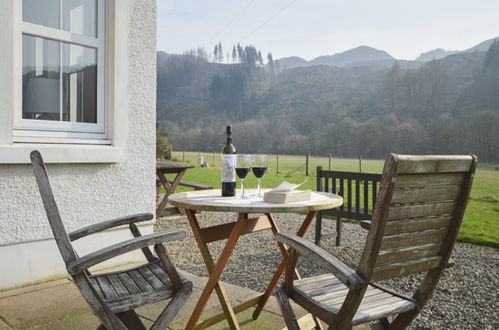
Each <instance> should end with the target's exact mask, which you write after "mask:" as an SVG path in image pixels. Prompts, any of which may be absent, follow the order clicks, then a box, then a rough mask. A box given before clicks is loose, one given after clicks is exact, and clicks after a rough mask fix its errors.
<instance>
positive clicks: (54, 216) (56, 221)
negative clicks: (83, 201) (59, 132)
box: [30, 150, 77, 264]
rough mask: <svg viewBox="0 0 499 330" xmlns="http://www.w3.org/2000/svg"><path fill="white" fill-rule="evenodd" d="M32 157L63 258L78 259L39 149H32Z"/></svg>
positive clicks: (65, 259)
mask: <svg viewBox="0 0 499 330" xmlns="http://www.w3.org/2000/svg"><path fill="white" fill-rule="evenodd" d="M30 157H31V164H32V166H33V171H34V173H35V178H36V183H37V184H38V189H39V191H40V195H41V197H42V201H43V205H44V207H45V212H46V213H47V218H48V220H49V223H50V228H51V229H52V233H53V234H54V238H55V241H56V243H57V247H58V248H59V251H60V252H61V255H62V258H63V259H64V262H65V263H66V264H68V263H70V262H72V261H74V260H76V259H77V255H76V252H75V251H74V249H73V246H72V245H71V241H70V240H69V237H68V234H67V233H66V229H65V228H64V225H63V223H62V220H61V216H60V214H59V209H58V208H57V204H56V202H55V198H54V194H53V193H52V189H51V187H50V182H49V178H48V176H47V169H46V168H45V165H44V163H43V159H42V156H41V155H40V153H39V152H38V151H37V150H35V151H32V152H31V154H30Z"/></svg>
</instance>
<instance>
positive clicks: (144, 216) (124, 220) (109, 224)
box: [69, 213, 153, 241]
mask: <svg viewBox="0 0 499 330" xmlns="http://www.w3.org/2000/svg"><path fill="white" fill-rule="evenodd" d="M152 218H153V216H152V214H150V213H141V214H135V215H130V216H126V217H121V218H116V219H112V220H107V221H102V222H99V223H96V224H93V225H90V226H87V227H84V228H81V229H78V230H75V231H73V232H71V233H69V239H70V240H71V241H76V240H77V239H79V238H82V237H85V236H87V235H90V234H95V233H98V232H100V231H103V230H105V229H109V228H114V227H118V226H122V225H129V224H131V223H136V222H142V221H148V220H152Z"/></svg>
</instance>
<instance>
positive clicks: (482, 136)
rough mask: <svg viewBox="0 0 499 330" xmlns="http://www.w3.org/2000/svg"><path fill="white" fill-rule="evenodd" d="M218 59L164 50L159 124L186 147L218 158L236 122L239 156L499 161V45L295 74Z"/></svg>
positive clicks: (247, 60)
mask: <svg viewBox="0 0 499 330" xmlns="http://www.w3.org/2000/svg"><path fill="white" fill-rule="evenodd" d="M220 49H221V46H220ZM220 53H222V54H224V53H223V52H220ZM230 54H232V58H231V60H229V58H228V57H229V56H230ZM208 58H209V56H208V55H207V54H206V53H205V52H204V51H202V50H197V51H191V52H188V53H186V54H184V55H167V54H165V53H162V52H159V53H158V89H157V90H158V95H157V117H158V124H159V129H160V131H161V132H162V133H164V134H167V135H168V136H169V138H170V139H171V141H172V143H173V146H174V149H176V150H190V151H213V150H215V151H217V152H218V151H219V150H218V149H220V146H221V144H222V143H223V132H224V129H223V128H224V125H226V124H232V125H234V129H233V130H234V142H235V144H236V146H237V147H238V151H239V152H248V153H254V152H261V153H285V154H304V153H311V154H316V155H326V154H329V153H332V154H334V155H336V156H357V155H358V154H361V155H362V156H363V157H375V158H383V157H385V156H386V154H388V153H390V152H397V153H409V154H455V153H475V154H477V155H478V156H479V158H480V159H481V160H482V161H499V41H497V40H496V41H495V42H494V43H492V44H491V46H490V48H489V49H488V51H479V50H476V51H472V52H469V51H468V52H460V53H456V54H452V55H449V56H446V57H444V58H441V59H438V60H433V61H429V62H427V63H420V64H418V65H414V63H405V62H398V61H395V60H393V61H391V62H383V63H384V64H383V65H380V62H379V60H373V61H372V62H369V61H365V62H363V63H362V65H354V66H345V67H341V68H339V67H334V66H325V65H310V66H306V67H297V68H294V69H287V70H286V68H285V67H282V66H280V65H279V62H278V61H274V60H273V59H272V55H271V54H269V55H268V56H266V57H265V59H264V58H262V55H261V53H260V52H259V51H258V50H257V49H255V47H244V48H243V47H241V46H239V45H238V46H237V47H233V48H232V52H229V53H227V55H226V56H225V59H224V58H223V55H222V57H220V54H218V56H216V57H215V60H214V59H211V60H210V61H208ZM223 62H225V63H223ZM227 62H230V63H227ZM264 62H265V65H264ZM387 63H389V64H388V65H387ZM414 67H416V68H414Z"/></svg>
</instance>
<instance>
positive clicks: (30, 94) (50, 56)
mask: <svg viewBox="0 0 499 330" xmlns="http://www.w3.org/2000/svg"><path fill="white" fill-rule="evenodd" d="M22 56H23V59H22V62H23V78H22V84H23V86H22V87H23V88H22V90H23V106H22V109H23V118H24V119H41V120H60V115H59V113H60V106H59V98H60V97H59V90H60V71H59V42H57V41H53V40H49V39H44V38H40V37H34V36H30V35H23V54H22Z"/></svg>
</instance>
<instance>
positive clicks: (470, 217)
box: [173, 152, 499, 247]
mask: <svg viewBox="0 0 499 330" xmlns="http://www.w3.org/2000/svg"><path fill="white" fill-rule="evenodd" d="M199 156H202V157H204V161H205V162H208V163H209V166H210V167H208V168H203V167H196V168H194V169H190V170H188V171H187V172H186V174H185V176H184V179H183V181H188V182H196V183H202V184H206V185H210V186H213V187H215V188H219V186H220V155H218V154H215V155H213V154H210V153H197V152H185V153H182V152H174V153H173V157H174V159H175V160H177V161H179V162H185V163H190V164H194V165H197V164H198V157H199ZM213 160H214V161H215V166H213ZM303 164H305V156H283V155H280V156H279V173H277V156H275V155H269V171H268V173H267V174H266V175H265V176H264V177H263V179H262V187H266V188H271V187H275V186H277V185H278V184H280V183H281V182H282V181H284V180H286V181H288V182H292V183H300V182H302V181H303V180H305V179H306V178H308V181H307V183H306V184H305V185H304V189H312V190H315V169H316V167H317V166H322V167H323V168H324V169H328V168H329V159H328V157H315V156H313V157H311V158H310V160H309V176H306V175H305V168H301V169H300V170H298V171H296V172H295V173H293V174H292V175H291V176H290V177H287V178H286V177H285V175H286V174H288V173H290V172H291V171H293V170H294V169H296V168H298V167H300V166H301V165H303ZM383 164H384V161H383V160H370V159H369V160H368V159H363V160H362V162H361V166H362V172H369V173H381V172H382V169H383ZM331 167H332V169H335V170H340V171H359V160H358V159H344V158H333V159H332V160H331ZM237 184H238V188H239V179H238V183H237ZM254 187H256V178H255V177H254V176H253V175H249V176H248V178H247V179H246V188H254ZM182 190H188V189H186V188H183V187H180V188H179V189H178V190H177V191H182ZM458 239H459V241H464V242H470V243H475V244H483V245H491V246H494V247H499V170H497V165H493V164H480V163H479V166H478V169H477V171H476V174H475V179H474V181H473V187H472V190H471V199H470V201H469V203H468V207H467V209H466V213H465V216H464V220H463V224H462V226H461V230H460V232H459V237H458Z"/></svg>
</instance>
